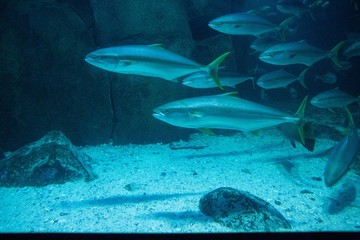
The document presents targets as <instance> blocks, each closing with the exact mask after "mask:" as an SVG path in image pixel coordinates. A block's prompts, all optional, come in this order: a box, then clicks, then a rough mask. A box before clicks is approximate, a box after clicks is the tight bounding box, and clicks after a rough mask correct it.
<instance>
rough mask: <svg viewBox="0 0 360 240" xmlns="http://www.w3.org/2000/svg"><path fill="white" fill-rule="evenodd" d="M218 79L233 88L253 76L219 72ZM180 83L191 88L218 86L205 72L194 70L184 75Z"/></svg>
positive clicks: (223, 84) (225, 85)
mask: <svg viewBox="0 0 360 240" xmlns="http://www.w3.org/2000/svg"><path fill="white" fill-rule="evenodd" d="M218 74H219V80H220V83H221V86H223V87H232V88H235V85H237V84H240V83H243V82H245V81H248V80H253V79H254V77H253V76H250V75H247V74H237V73H222V72H219V73H218ZM182 84H183V85H185V86H188V87H192V88H216V87H218V86H217V85H216V84H215V82H214V80H213V79H212V78H211V76H210V75H209V74H208V73H207V72H196V73H193V74H190V75H188V76H186V77H185V78H184V79H183V80H182Z"/></svg>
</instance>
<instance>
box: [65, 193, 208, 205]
mask: <svg viewBox="0 0 360 240" xmlns="http://www.w3.org/2000/svg"><path fill="white" fill-rule="evenodd" d="M203 194H205V192H204V193H202V192H198V193H176V194H145V193H144V194H141V195H139V194H137V195H116V196H111V197H104V198H95V199H87V200H82V201H73V202H62V203H61V206H62V207H66V208H77V207H87V206H112V205H125V204H140V203H146V202H152V201H165V200H168V199H173V198H180V197H187V196H195V195H203Z"/></svg>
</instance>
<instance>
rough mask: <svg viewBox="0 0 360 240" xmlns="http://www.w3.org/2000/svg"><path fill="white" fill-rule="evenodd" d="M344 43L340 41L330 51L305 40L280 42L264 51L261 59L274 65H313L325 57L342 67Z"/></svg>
mask: <svg viewBox="0 0 360 240" xmlns="http://www.w3.org/2000/svg"><path fill="white" fill-rule="evenodd" d="M344 43H345V42H344V41H342V42H340V43H338V44H337V45H336V46H335V47H334V48H333V49H332V50H331V51H329V52H326V51H323V50H321V49H319V48H317V47H314V46H312V45H310V44H308V43H306V42H305V41H304V40H302V41H298V42H287V43H280V44H277V45H275V46H272V47H270V48H268V49H266V50H265V51H264V52H262V53H261V54H260V56H259V59H260V60H261V61H263V62H266V63H270V64H273V65H291V64H304V65H306V66H311V65H313V64H314V63H316V62H318V61H320V60H322V59H324V58H330V59H331V60H332V61H333V62H334V63H335V64H336V65H338V66H340V67H342V64H341V62H340V61H339V60H338V51H339V49H340V48H341V47H342V46H343V44H344Z"/></svg>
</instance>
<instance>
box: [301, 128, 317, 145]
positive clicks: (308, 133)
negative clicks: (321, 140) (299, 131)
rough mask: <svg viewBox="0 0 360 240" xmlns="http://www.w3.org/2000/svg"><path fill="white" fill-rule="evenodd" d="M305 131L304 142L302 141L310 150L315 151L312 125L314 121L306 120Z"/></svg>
mask: <svg viewBox="0 0 360 240" xmlns="http://www.w3.org/2000/svg"><path fill="white" fill-rule="evenodd" d="M303 132H304V143H301V144H302V145H303V146H304V147H305V148H306V149H307V150H309V151H310V152H312V151H314V148H315V142H316V139H315V135H314V130H313V127H312V122H305V124H304V126H303Z"/></svg>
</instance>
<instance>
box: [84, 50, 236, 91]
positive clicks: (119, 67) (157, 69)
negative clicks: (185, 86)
mask: <svg viewBox="0 0 360 240" xmlns="http://www.w3.org/2000/svg"><path fill="white" fill-rule="evenodd" d="M229 54H230V52H225V53H224V54H222V55H221V56H219V57H218V58H217V59H215V60H214V61H213V62H212V63H210V64H209V65H207V66H203V65H201V64H199V63H197V62H195V61H193V60H191V59H188V58H186V57H183V56H180V55H178V54H176V53H174V52H171V51H169V50H166V49H165V48H163V47H161V46H160V45H159V44H153V45H124V46H116V47H109V48H102V49H98V50H96V51H93V52H91V53H89V54H88V55H86V57H85V61H86V62H88V63H89V64H91V65H94V66H95V67H98V68H101V69H103V70H106V71H110V72H115V73H122V74H135V75H142V76H148V77H157V78H162V79H165V80H168V81H173V82H177V81H178V78H179V77H182V76H185V75H188V74H191V73H194V72H199V71H204V72H208V73H209V74H210V75H211V76H212V78H213V80H214V81H215V82H216V84H217V85H218V86H219V87H220V88H222V87H221V85H220V82H219V79H218V76H217V70H218V67H219V65H220V64H221V63H222V62H223V61H224V59H225V58H226V57H227V56H228V55H229Z"/></svg>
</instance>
